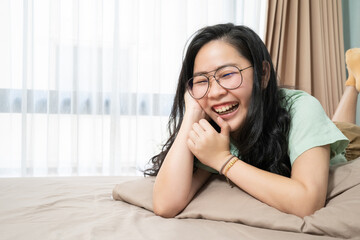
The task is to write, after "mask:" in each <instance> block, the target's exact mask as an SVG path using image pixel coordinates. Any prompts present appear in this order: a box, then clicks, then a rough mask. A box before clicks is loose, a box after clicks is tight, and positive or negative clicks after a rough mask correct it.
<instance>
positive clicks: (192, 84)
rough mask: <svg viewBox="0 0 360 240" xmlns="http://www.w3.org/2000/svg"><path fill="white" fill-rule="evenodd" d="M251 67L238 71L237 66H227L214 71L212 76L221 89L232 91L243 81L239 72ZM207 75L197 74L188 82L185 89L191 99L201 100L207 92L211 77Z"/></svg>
mask: <svg viewBox="0 0 360 240" xmlns="http://www.w3.org/2000/svg"><path fill="white" fill-rule="evenodd" d="M251 67H252V66H249V67H246V68H243V69H239V68H238V67H237V66H233V65H227V66H223V67H220V68H219V69H216V70H215V73H214V75H212V76H213V77H214V79H215V81H216V82H217V83H218V84H219V85H220V86H221V87H223V88H225V89H229V90H232V89H235V88H238V87H240V86H241V84H242V81H243V77H242V74H241V72H242V71H244V70H246V69H248V68H251ZM208 74H209V72H208V73H207V74H199V75H197V76H194V77H192V78H190V79H189V80H188V82H187V89H188V90H189V93H190V95H191V96H192V97H193V98H195V99H201V98H203V97H204V96H205V95H206V94H207V92H208V91H209V87H210V77H211V75H210V76H208Z"/></svg>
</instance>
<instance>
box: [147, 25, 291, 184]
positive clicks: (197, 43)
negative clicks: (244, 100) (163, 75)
mask: <svg viewBox="0 0 360 240" xmlns="http://www.w3.org/2000/svg"><path fill="white" fill-rule="evenodd" d="M213 40H222V41H225V42H227V43H229V44H231V45H232V46H233V47H234V48H235V49H237V50H238V52H239V53H240V54H241V55H242V56H243V57H245V58H246V59H248V60H249V61H250V62H251V65H252V66H253V69H254V71H253V72H254V74H253V78H254V79H253V90H252V95H251V100H250V106H249V109H248V113H247V116H246V118H245V120H244V122H243V124H242V127H241V128H240V129H238V130H237V132H236V134H235V135H236V139H232V140H233V143H234V145H235V146H236V147H237V148H238V150H239V156H237V157H239V158H240V159H241V160H242V161H244V162H246V163H248V164H251V165H253V166H255V167H257V168H260V169H263V170H267V171H269V172H273V173H276V174H280V175H283V176H287V177H290V173H291V165H290V159H289V155H288V134H289V128H290V120H291V117H290V114H289V112H288V110H287V109H286V108H285V106H283V105H282V102H283V101H286V99H284V98H285V96H283V95H282V92H281V91H280V89H279V88H278V85H277V81H276V80H277V78H276V73H275V70H274V67H273V64H272V61H271V57H270V54H269V52H268V50H267V48H266V46H265V45H264V43H263V42H262V40H261V39H260V38H259V36H258V35H257V34H256V33H255V32H254V31H252V30H251V29H250V28H248V27H245V26H235V25H234V24H231V23H229V24H219V25H214V26H208V27H205V28H203V29H200V30H199V31H197V32H196V33H195V35H194V36H193V38H192V40H191V42H190V43H189V45H188V48H187V51H186V54H185V57H184V59H183V63H182V68H181V72H180V76H179V80H178V85H177V90H176V95H175V97H174V103H173V106H172V109H171V114H170V117H169V122H168V131H169V134H170V137H169V139H168V140H167V141H166V143H165V144H164V145H163V147H162V151H161V152H160V153H159V154H158V155H156V156H154V157H152V158H151V160H150V163H151V164H152V167H151V168H149V169H146V170H145V171H144V174H145V175H148V176H156V175H157V173H158V171H159V169H160V167H161V165H162V163H163V161H164V159H165V156H166V155H167V153H168V151H169V149H170V147H171V146H172V144H173V143H174V141H175V138H176V136H177V133H178V132H179V129H180V125H181V122H182V120H183V116H184V111H185V101H184V94H185V91H186V84H187V80H188V79H190V78H191V77H192V75H193V68H194V62H195V57H196V55H197V53H198V52H199V50H200V49H201V48H202V47H203V46H204V45H205V44H207V43H208V42H210V41H213ZM263 62H268V63H269V66H270V69H268V71H270V73H269V75H270V79H269V81H268V83H267V86H266V83H263V79H264V78H262V76H263V75H264V70H263ZM213 124H214V122H213ZM184 144H185V143H184Z"/></svg>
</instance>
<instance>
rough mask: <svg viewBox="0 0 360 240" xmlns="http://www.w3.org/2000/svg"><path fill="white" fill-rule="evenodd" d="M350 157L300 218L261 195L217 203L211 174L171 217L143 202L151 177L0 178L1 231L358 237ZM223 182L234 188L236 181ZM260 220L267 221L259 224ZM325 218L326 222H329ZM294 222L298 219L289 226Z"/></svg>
mask: <svg viewBox="0 0 360 240" xmlns="http://www.w3.org/2000/svg"><path fill="white" fill-rule="evenodd" d="M353 163H354V164H350V165H346V166H344V167H343V168H338V169H335V170H334V169H333V170H332V175H333V177H332V179H331V180H330V186H331V189H332V190H331V191H330V192H329V196H330V197H329V200H328V205H327V207H326V208H325V209H324V210H320V211H319V212H317V213H316V214H314V216H311V217H308V218H307V219H305V220H304V221H303V220H302V219H299V218H296V217H294V216H290V215H283V214H281V213H279V212H277V211H276V210H271V211H272V213H267V212H266V209H267V208H266V207H265V206H263V205H262V203H260V202H256V203H255V204H254V206H256V208H254V209H251V208H249V207H247V208H248V209H246V211H245V210H244V209H242V210H241V208H240V207H239V208H235V209H234V208H230V207H228V206H226V204H225V203H224V202H222V204H219V202H218V201H217V200H215V199H216V198H212V197H209V194H212V190H211V189H212V188H219V187H220V186H222V184H223V182H222V181H220V180H219V179H214V181H212V182H210V183H209V184H208V185H207V187H206V188H204V189H203V190H202V192H201V193H200V194H198V195H197V197H196V199H195V200H194V201H193V202H192V204H190V205H189V206H188V207H187V209H186V210H185V211H183V212H182V213H181V214H180V215H179V216H178V217H177V218H175V219H164V218H161V217H158V216H155V215H154V213H152V212H151V211H149V210H147V209H145V208H148V209H151V202H150V201H151V188H148V186H150V187H151V184H152V182H151V181H152V180H151V179H144V178H138V177H64V178H10V179H9V178H3V179H0V190H1V191H0V239H26V240H28V239H336V238H338V237H340V236H343V237H344V238H353V239H356V237H358V236H360V235H359V227H358V226H360V221H359V219H360V217H359V216H360V210H359V208H360V189H359V187H360V185H359V184H354V182H355V180H356V181H358V182H359V176H360V175H359V171H360V170H359V169H360V166H359V165H360V164H359V163H360V161H358V163H357V164H355V162H353ZM352 165H353V166H352ZM125 182H127V183H125ZM134 185H136V186H134ZM115 186H116V188H114V187H115ZM343 186H347V188H344V187H343ZM134 187H135V188H134ZM113 189H114V192H115V194H114V196H115V195H116V191H120V195H122V196H123V197H124V198H125V199H126V201H129V202H132V204H129V203H126V202H124V201H114V200H113V199H112V190H113ZM121 189H122V190H121ZM224 189H225V191H229V193H230V194H232V191H233V190H235V189H236V188H233V189H231V188H229V187H228V186H224ZM238 192H241V191H240V190H238ZM224 194H228V193H224ZM120 195H118V196H120ZM215 197H216V196H215ZM240 198H241V199H240ZM351 199H352V200H351ZM224 200H225V198H221V201H224ZM253 200H254V199H253V198H251V197H249V196H247V195H244V194H243V193H242V192H241V195H239V196H238V198H237V200H236V201H240V202H239V203H240V204H238V205H235V206H251V205H252V204H253V203H251V202H252V201H253ZM204 202H208V204H209V205H204ZM133 204H136V205H138V206H143V207H145V208H142V207H138V206H135V205H133ZM206 206H208V207H206ZM221 207H222V208H221ZM327 208H328V212H329V214H328V215H327V216H329V217H328V219H323V220H322V221H318V218H317V216H323V215H322V212H323V211H327V210H326V209H327ZM226 209H231V211H228V212H229V213H230V214H228V215H219V214H218V211H219V210H221V212H223V211H225V212H227V211H226ZM240 210H241V211H242V212H240ZM259 210H261V211H262V212H260V213H259ZM232 211H233V212H232ZM235 211H238V212H237V213H236V212H235ZM274 211H275V212H274ZM239 216H240V217H239ZM275 216H277V217H275ZM219 217H220V218H222V219H219V220H218V218H219ZM281 217H284V219H281ZM205 218H206V219H205ZM294 218H295V219H294ZM285 220H286V221H289V223H285ZM317 221H318V222H317ZM264 222H267V223H268V224H269V223H272V225H273V226H267V227H263V226H262V224H263V223H264ZM304 222H306V224H304ZM324 222H328V223H329V225H328V228H325V227H324V225H323V224H324ZM292 223H296V224H300V225H301V224H302V227H297V228H294V226H293V225H292ZM300 225H299V226H300Z"/></svg>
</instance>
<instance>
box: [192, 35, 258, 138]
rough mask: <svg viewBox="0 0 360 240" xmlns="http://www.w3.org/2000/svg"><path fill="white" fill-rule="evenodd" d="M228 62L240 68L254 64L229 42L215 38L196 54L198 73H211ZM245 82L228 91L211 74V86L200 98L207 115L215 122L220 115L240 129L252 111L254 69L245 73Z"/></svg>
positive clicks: (234, 127)
mask: <svg viewBox="0 0 360 240" xmlns="http://www.w3.org/2000/svg"><path fill="white" fill-rule="evenodd" d="M224 65H236V66H237V67H238V68H239V69H243V68H246V67H249V66H251V63H250V62H249V60H247V59H246V58H245V57H243V56H241V55H240V53H239V52H238V51H237V49H236V48H234V47H233V46H232V45H230V44H229V43H227V42H225V41H222V40H214V41H211V42H209V43H207V44H205V45H204V46H203V47H202V48H201V49H200V51H199V52H198V54H197V55H196V57H195V63H194V75H195V74H197V73H199V72H211V73H210V74H208V76H212V75H213V74H214V70H216V69H218V68H220V67H222V66H224ZM241 73H242V77H243V82H242V84H241V86H240V87H238V88H236V89H233V90H228V89H225V88H223V87H221V86H220V85H219V84H218V83H217V82H216V81H215V80H214V78H213V77H210V88H209V90H208V92H207V94H206V95H205V96H204V97H203V98H201V99H199V100H197V101H198V103H199V104H200V106H201V107H202V108H203V109H204V111H205V112H206V114H207V115H208V116H209V117H210V118H211V119H212V120H214V121H215V122H217V117H218V116H220V117H221V118H222V119H223V120H225V121H226V122H227V123H228V124H229V125H230V128H231V132H234V131H236V130H238V129H239V128H240V127H241V125H242V124H243V122H244V120H245V117H246V115H247V112H248V108H249V104H250V99H251V93H252V88H253V68H248V69H246V70H244V71H242V72H241Z"/></svg>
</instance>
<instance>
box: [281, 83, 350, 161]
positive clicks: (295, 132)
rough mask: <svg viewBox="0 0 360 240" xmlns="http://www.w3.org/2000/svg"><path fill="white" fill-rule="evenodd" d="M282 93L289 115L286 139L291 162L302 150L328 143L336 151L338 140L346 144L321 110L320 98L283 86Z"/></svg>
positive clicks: (337, 149) (339, 149)
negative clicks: (289, 120) (289, 122)
mask: <svg viewBox="0 0 360 240" xmlns="http://www.w3.org/2000/svg"><path fill="white" fill-rule="evenodd" d="M282 91H283V96H284V101H285V103H284V104H285V106H286V107H287V109H288V111H289V113H290V115H291V124H290V131H289V136H288V141H289V156H290V161H291V163H294V161H295V160H296V158H297V157H299V156H300V155H301V154H302V153H303V152H305V151H306V150H308V149H310V148H313V147H317V146H324V145H327V144H331V145H332V150H335V149H336V152H337V153H338V152H340V151H341V148H342V147H341V148H338V147H336V146H338V144H339V143H340V142H341V143H342V142H343V143H344V144H341V146H343V145H344V146H346V144H345V141H346V140H347V139H346V138H345V136H343V134H342V133H341V132H340V130H339V129H338V128H337V127H336V126H335V124H334V123H333V122H332V121H331V120H330V119H329V117H328V116H327V114H326V113H325V111H324V109H323V107H322V105H321V104H320V102H319V101H318V100H317V99H316V98H315V97H313V96H311V95H310V94H308V93H306V92H303V91H298V90H288V89H284V90H282Z"/></svg>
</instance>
